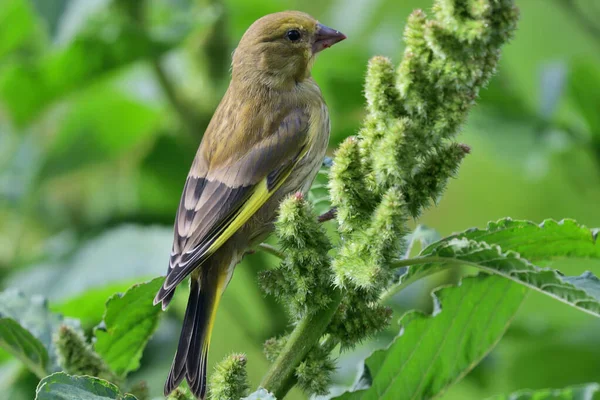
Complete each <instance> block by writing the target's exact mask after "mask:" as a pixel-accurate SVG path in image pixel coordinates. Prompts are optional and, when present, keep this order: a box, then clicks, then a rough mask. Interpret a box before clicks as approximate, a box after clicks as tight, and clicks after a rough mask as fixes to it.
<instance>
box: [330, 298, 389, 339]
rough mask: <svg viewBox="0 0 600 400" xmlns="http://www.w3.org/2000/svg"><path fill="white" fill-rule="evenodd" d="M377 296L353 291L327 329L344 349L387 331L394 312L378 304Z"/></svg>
mask: <svg viewBox="0 0 600 400" xmlns="http://www.w3.org/2000/svg"><path fill="white" fill-rule="evenodd" d="M376 300H377V296H375V295H374V294H373V293H372V292H367V291H365V290H362V289H358V288H355V289H351V290H349V291H348V292H347V293H346V296H345V297H344V300H343V301H342V304H340V307H339V308H338V310H337V312H336V314H335V315H334V317H333V320H332V321H331V324H330V325H329V327H328V328H327V332H328V333H329V334H330V335H331V336H333V337H334V338H335V339H336V340H337V341H339V342H340V344H341V346H342V349H347V348H352V347H354V346H355V345H356V344H358V343H360V342H361V341H363V340H365V339H366V338H368V337H371V336H373V335H374V334H376V333H377V332H380V331H382V330H383V329H385V328H386V327H387V326H388V325H389V323H390V319H391V318H392V310H391V309H390V308H389V307H384V306H381V305H379V304H377V303H376Z"/></svg>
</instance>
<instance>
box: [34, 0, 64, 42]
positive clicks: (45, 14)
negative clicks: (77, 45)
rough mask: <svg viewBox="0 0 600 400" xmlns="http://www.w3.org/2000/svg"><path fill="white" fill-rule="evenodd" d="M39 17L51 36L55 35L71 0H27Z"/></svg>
mask: <svg viewBox="0 0 600 400" xmlns="http://www.w3.org/2000/svg"><path fill="white" fill-rule="evenodd" d="M29 1H30V3H31V4H32V5H33V7H34V8H35V10H36V11H37V13H38V14H39V17H40V18H41V19H42V20H43V21H44V25H45V26H46V28H47V29H48V33H49V34H50V36H51V37H55V36H56V34H57V32H58V28H59V26H60V22H61V18H62V17H63V15H64V13H65V11H66V10H67V8H68V7H69V5H70V4H71V3H72V1H71V0H29Z"/></svg>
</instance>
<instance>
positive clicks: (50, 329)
mask: <svg viewBox="0 0 600 400" xmlns="http://www.w3.org/2000/svg"><path fill="white" fill-rule="evenodd" d="M63 324H67V325H70V326H71V327H73V328H75V329H79V322H78V321H76V320H72V319H64V318H63V317H62V316H61V315H59V314H53V313H51V312H50V311H49V310H48V305H47V302H46V300H45V299H44V298H42V297H40V296H34V297H32V298H28V297H26V296H25V295H24V294H23V293H22V292H20V291H18V290H14V289H9V290H6V291H4V292H2V293H0V346H2V347H4V348H6V349H7V350H8V351H9V352H11V353H12V354H13V355H14V356H15V357H17V358H19V359H20V360H21V361H23V362H24V363H25V365H27V367H28V368H30V369H31V370H32V371H33V372H34V373H35V374H36V375H38V376H39V377H40V378H41V377H43V376H45V375H46V374H47V373H48V372H52V371H55V370H57V368H58V366H57V364H56V353H55V349H54V343H53V342H52V336H53V335H54V333H55V332H56V331H57V330H58V328H59V327H60V326H61V325H63Z"/></svg>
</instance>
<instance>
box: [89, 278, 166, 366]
mask: <svg viewBox="0 0 600 400" xmlns="http://www.w3.org/2000/svg"><path fill="white" fill-rule="evenodd" d="M163 280H164V279H163V278H156V279H153V280H152V281H150V282H147V283H142V284H139V285H134V286H133V287H131V288H130V289H129V290H128V291H127V292H125V293H124V294H123V295H119V294H117V295H115V296H113V297H111V298H110V299H109V300H108V302H107V303H106V313H105V314H104V321H103V324H104V326H103V327H102V328H100V327H98V328H96V330H95V333H96V339H97V340H96V344H95V346H94V347H95V350H96V352H97V353H98V354H99V355H100V356H101V357H102V358H103V359H104V361H106V363H107V364H108V365H109V366H110V368H111V369H112V370H113V371H114V372H115V373H116V374H117V375H120V376H125V375H127V373H128V372H131V371H135V370H136V369H138V368H139V367H140V359H141V357H142V353H143V351H144V347H146V343H147V342H148V340H149V339H150V336H152V334H153V333H154V331H155V329H156V327H157V325H158V317H159V315H160V311H161V309H160V307H159V306H154V305H152V300H153V299H154V296H155V295H156V292H157V291H158V289H159V288H160V286H161V285H162V283H163Z"/></svg>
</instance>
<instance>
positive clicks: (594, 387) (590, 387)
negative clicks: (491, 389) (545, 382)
mask: <svg viewBox="0 0 600 400" xmlns="http://www.w3.org/2000/svg"><path fill="white" fill-rule="evenodd" d="M596 393H600V385H599V384H597V383H588V384H586V385H579V386H572V387H568V388H564V389H541V390H521V391H519V392H516V393H513V394H510V395H508V396H505V395H499V396H493V397H490V398H489V399H488V400H594V397H595V396H594V394H596Z"/></svg>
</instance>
